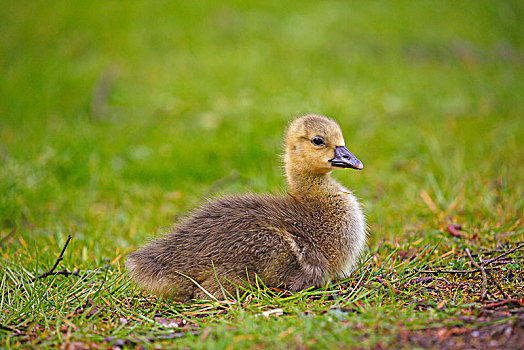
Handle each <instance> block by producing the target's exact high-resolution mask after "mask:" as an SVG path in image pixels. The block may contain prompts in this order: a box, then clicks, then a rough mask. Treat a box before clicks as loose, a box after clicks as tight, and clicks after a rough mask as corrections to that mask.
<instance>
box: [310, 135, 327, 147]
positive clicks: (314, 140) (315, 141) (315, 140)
mask: <svg viewBox="0 0 524 350" xmlns="http://www.w3.org/2000/svg"><path fill="white" fill-rule="evenodd" d="M311 142H312V143H313V144H314V145H315V146H323V145H325V144H326V143H325V142H324V139H323V138H322V137H320V136H315V137H313V138H312V139H311Z"/></svg>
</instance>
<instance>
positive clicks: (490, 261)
mask: <svg viewBox="0 0 524 350" xmlns="http://www.w3.org/2000/svg"><path fill="white" fill-rule="evenodd" d="M522 247H524V243H522V244H521V245H519V246H517V247H515V248H513V249H510V250H508V251H507V252H505V253H502V254H500V255H499V256H497V257H496V258H493V259H489V260H484V262H483V263H482V265H488V264H491V263H492V262H495V261H497V260H500V259H501V258H503V257H505V256H506V255H508V254H511V253H513V252H515V251H517V250H519V249H521V248H522Z"/></svg>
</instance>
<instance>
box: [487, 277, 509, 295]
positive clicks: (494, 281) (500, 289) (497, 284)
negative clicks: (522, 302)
mask: <svg viewBox="0 0 524 350" xmlns="http://www.w3.org/2000/svg"><path fill="white" fill-rule="evenodd" d="M486 273H487V274H488V276H489V278H490V279H491V280H492V281H493V283H494V284H495V285H496V286H497V288H498V290H499V292H501V293H502V295H503V296H504V298H509V296H508V295H507V294H506V292H504V290H503V289H502V288H501V287H500V285H499V283H498V282H497V280H496V279H495V278H494V277H493V275H492V274H491V272H489V271H486Z"/></svg>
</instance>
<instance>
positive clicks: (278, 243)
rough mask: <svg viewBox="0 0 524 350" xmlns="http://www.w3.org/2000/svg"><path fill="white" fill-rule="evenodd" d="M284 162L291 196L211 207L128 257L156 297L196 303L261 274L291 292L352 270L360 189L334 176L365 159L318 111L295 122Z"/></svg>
mask: <svg viewBox="0 0 524 350" xmlns="http://www.w3.org/2000/svg"><path fill="white" fill-rule="evenodd" d="M284 163H285V173H286V178H287V182H288V185H289V193H288V194H287V195H283V196H270V195H252V194H247V195H240V196H238V195H234V196H226V197H223V198H219V199H217V200H214V201H212V202H209V203H206V204H204V205H203V206H202V207H201V208H199V209H197V210H195V211H194V212H193V213H192V215H191V216H189V217H188V218H186V219H185V220H183V221H182V222H181V223H180V224H179V225H177V226H175V227H173V228H172V229H171V230H170V232H169V233H168V234H166V235H165V236H163V237H161V238H158V239H156V240H154V241H152V242H150V243H149V244H147V245H146V246H145V247H143V248H141V249H139V250H137V251H136V252H134V253H131V254H129V257H128V259H127V269H128V271H129V274H130V275H131V277H132V278H133V279H134V280H135V281H136V282H137V283H138V285H139V286H140V287H141V288H143V289H145V290H146V291H148V292H150V293H152V294H156V295H158V296H161V297H166V298H169V297H172V298H173V299H174V300H179V301H188V300H190V299H192V298H195V297H199V296H200V297H203V296H205V294H204V292H203V291H202V289H205V290H206V291H207V292H208V293H210V294H212V295H213V296H215V297H220V296H222V293H223V290H226V291H228V292H233V293H234V291H235V286H234V285H233V284H239V285H244V283H246V281H248V280H253V279H254V278H255V275H258V277H259V278H260V279H261V280H262V281H263V282H264V283H265V284H266V285H267V286H273V287H276V286H284V287H286V288H289V289H290V290H291V291H299V290H301V289H305V288H309V287H311V286H315V287H320V286H323V285H325V284H326V283H327V282H328V281H329V280H330V279H331V278H333V277H344V276H347V275H348V274H349V273H350V272H351V269H352V268H353V266H354V265H355V263H356V261H357V259H358V257H359V255H360V254H361V252H362V250H363V248H364V246H365V241H366V224H365V219H364V215H363V214H362V210H361V208H360V203H359V202H358V201H357V199H356V198H355V196H354V195H353V194H352V193H351V192H350V191H349V190H347V189H346V188H344V187H343V186H342V185H341V184H340V183H338V182H337V181H335V180H334V179H333V178H332V177H331V176H330V175H329V174H330V173H331V171H332V170H333V169H336V168H353V169H359V170H360V169H362V167H363V166H362V163H361V162H360V161H359V160H358V159H357V158H356V157H355V156H354V155H353V154H351V153H350V152H349V151H348V150H347V149H346V147H345V143H344V138H343V136H342V131H341V129H340V127H339V125H338V124H337V123H336V122H335V121H334V120H332V119H328V118H326V117H324V116H321V115H316V114H309V115H305V116H302V117H300V118H298V119H296V120H294V121H293V122H292V123H291V124H290V126H289V129H288V132H287V136H286V145H285V155H284ZM195 282H196V283H198V285H199V286H200V287H199V286H198V285H197V284H196V283H195ZM232 283H233V284H232ZM233 295H235V294H233Z"/></svg>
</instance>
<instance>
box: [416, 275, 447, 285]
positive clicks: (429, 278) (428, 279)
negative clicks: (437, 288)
mask: <svg viewBox="0 0 524 350" xmlns="http://www.w3.org/2000/svg"><path fill="white" fill-rule="evenodd" d="M427 281H442V282H446V284H449V281H448V280H446V279H445V278H436V277H421V278H415V279H412V280H411V281H408V284H412V283H418V282H427Z"/></svg>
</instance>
